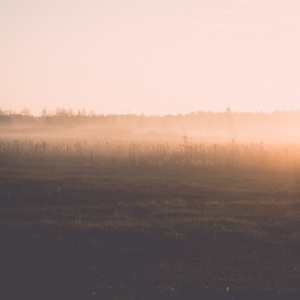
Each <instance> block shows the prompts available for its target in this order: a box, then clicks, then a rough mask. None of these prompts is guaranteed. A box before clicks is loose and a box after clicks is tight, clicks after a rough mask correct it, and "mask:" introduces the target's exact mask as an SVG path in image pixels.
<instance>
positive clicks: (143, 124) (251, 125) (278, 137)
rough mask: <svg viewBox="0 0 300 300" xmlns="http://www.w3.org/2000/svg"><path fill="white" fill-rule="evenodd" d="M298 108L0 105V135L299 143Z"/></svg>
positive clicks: (299, 117)
mask: <svg viewBox="0 0 300 300" xmlns="http://www.w3.org/2000/svg"><path fill="white" fill-rule="evenodd" d="M299 132H300V111H290V112H286V111H276V112H273V113H272V114H265V113H262V112H261V113H236V112H231V110H230V109H229V108H227V110H226V112H223V113H212V112H201V111H199V112H193V113H190V114H186V115H165V116H145V115H132V114H128V115H96V114H94V113H93V112H90V113H89V114H86V113H85V111H84V110H82V111H78V113H76V114H75V113H74V112H73V111H72V110H68V111H67V110H65V109H58V110H57V111H56V113H48V112H47V111H43V112H42V114H41V116H38V117H36V116H32V115H31V114H30V111H29V110H26V109H24V110H23V111H22V113H19V114H16V113H12V112H5V111H1V110H0V134H1V135H2V136H4V135H6V136H7V135H8V136H20V135H21V136H24V135H25V136H31V135H33V136H43V137H45V136H50V137H51V136H52V137H57V138H58V137H61V138H82V137H84V138H89V139H95V138H97V139H99V138H100V139H102V138H112V139H115V138H118V139H147V140H149V139H150V140H173V141H174V140H175V141H179V140H181V139H182V137H183V136H187V137H192V138H194V139H196V140H201V141H207V142H228V141H232V140H235V141H236V142H250V143H257V142H263V143H299V142H300V135H299Z"/></svg>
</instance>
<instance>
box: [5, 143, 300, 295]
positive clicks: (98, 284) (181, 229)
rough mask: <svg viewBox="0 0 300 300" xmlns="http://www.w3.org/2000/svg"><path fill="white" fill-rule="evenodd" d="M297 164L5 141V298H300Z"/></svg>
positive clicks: (166, 149) (209, 152) (268, 154)
mask: <svg viewBox="0 0 300 300" xmlns="http://www.w3.org/2000/svg"><path fill="white" fill-rule="evenodd" d="M251 149H252V150H251ZM297 153H298V152H297V148H295V147H294V146H293V147H290V148H289V147H287V146H281V147H279V146H272V147H271V146H270V147H269V146H265V145H261V144H258V145H240V144H227V145H209V144H196V143H191V142H190V141H188V140H184V141H183V142H181V143H178V144H166V143H153V144H151V143H144V142H139V141H136V142H134V141H131V142H121V141H120V142H118V141H114V142H107V141H99V142H88V141H83V140H81V141H75V142H74V141H60V142H57V141H46V142H43V141H40V140H26V139H15V140H13V139H9V140H1V142H0V160H1V168H0V177H1V180H0V199H1V202H0V226H1V231H0V232H1V242H2V247H1V261H0V270H1V271H0V276H1V277H0V279H1V281H0V282H1V283H0V285H1V286H0V291H1V292H0V293H1V295H2V297H1V298H3V299H24V298H28V299H29V298H30V299H41V298H43V299H89V298H94V299H97V298H98V299H128V298H133V299H166V298H172V299H219V298H220V299H253V298H255V297H256V298H258V299H274V298H275V299H276V298H277V299H286V298H287V299H298V297H299V295H300V292H299V276H300V273H299V270H300V269H299V268H300V260H299V255H298V253H299V250H300V238H299V231H300V226H299V224H300V217H299V208H300V197H299V196H300V176H299V175H300V173H299V171H298V165H297V163H298V160H297V155H296V154H297ZM274 157H276V158H277V160H276V161H273V160H272V159H274Z"/></svg>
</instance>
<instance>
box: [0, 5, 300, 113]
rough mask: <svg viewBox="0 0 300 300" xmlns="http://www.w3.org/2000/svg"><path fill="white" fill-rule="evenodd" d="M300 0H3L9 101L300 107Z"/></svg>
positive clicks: (147, 109)
mask: <svg viewBox="0 0 300 300" xmlns="http://www.w3.org/2000/svg"><path fill="white" fill-rule="evenodd" d="M299 53H300V1H299V0H126V1H123V0H51V1H40V0H13V1H12V0H0V109H2V110H13V111H16V112H19V111H21V110H22V109H23V108H25V107H26V108H29V109H30V111H31V112H32V113H33V114H35V115H39V114H40V113H41V111H42V109H43V108H46V109H47V110H49V111H55V109H56V108H58V107H60V108H66V109H69V108H72V109H73V110H74V111H77V110H79V109H82V108H84V109H85V110H86V111H87V112H89V111H91V110H93V111H94V112H95V113H103V114H111V113H113V114H124V113H134V114H141V113H144V114H146V115H164V114H185V113H189V112H192V111H200V110H201V111H214V112H219V111H225V110H226V108H227V107H230V109H231V110H232V111H237V112H260V111H263V112H267V113H268V112H272V111H274V110H299V109H300V54H299Z"/></svg>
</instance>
